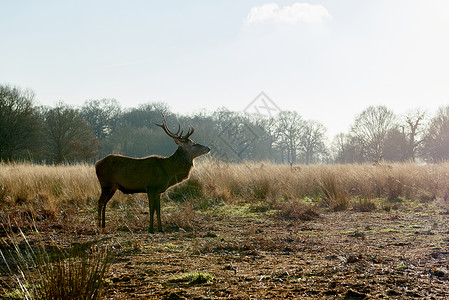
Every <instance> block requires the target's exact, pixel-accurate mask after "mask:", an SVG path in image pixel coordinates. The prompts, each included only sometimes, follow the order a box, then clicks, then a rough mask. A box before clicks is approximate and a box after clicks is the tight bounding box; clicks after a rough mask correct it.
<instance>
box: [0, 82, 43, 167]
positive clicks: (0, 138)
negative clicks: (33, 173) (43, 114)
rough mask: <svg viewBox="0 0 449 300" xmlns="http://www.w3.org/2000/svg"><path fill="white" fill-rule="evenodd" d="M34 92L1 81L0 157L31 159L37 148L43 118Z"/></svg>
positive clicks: (5, 158)
mask: <svg viewBox="0 0 449 300" xmlns="http://www.w3.org/2000/svg"><path fill="white" fill-rule="evenodd" d="M33 101H34V93H33V92H32V91H30V90H21V89H20V88H17V87H11V86H8V85H0V159H1V160H13V159H22V158H26V159H30V158H31V157H32V155H33V153H36V152H38V150H39V149H38V148H39V144H40V143H39V138H40V136H41V125H42V123H41V120H40V115H39V113H38V109H37V108H36V107H35V106H34V103H33Z"/></svg>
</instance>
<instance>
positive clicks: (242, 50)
mask: <svg viewBox="0 0 449 300" xmlns="http://www.w3.org/2000/svg"><path fill="white" fill-rule="evenodd" d="M0 37H1V39H0V83H7V84H11V85H16V86H19V87H22V88H30V89H32V90H34V92H35V93H36V99H37V101H38V103H39V104H43V105H54V104H55V103H56V102H57V101H59V100H61V101H63V102H65V103H68V104H74V105H81V104H82V103H83V102H84V101H85V100H87V99H102V98H116V99H117V100H119V101H120V102H121V103H122V105H123V106H137V105H138V104H141V103H146V102H153V101H163V102H166V103H168V105H169V106H170V107H171V108H172V110H173V111H175V112H179V113H190V112H194V111H197V110H200V109H202V108H205V109H207V110H209V111H210V110H214V109H216V108H218V107H222V106H226V107H228V108H229V109H231V110H236V111H239V110H243V109H244V108H245V107H246V106H247V105H248V104H249V103H251V101H252V100H253V99H254V97H256V96H257V95H258V94H259V93H260V92H261V91H264V92H265V93H266V94H267V95H268V96H269V97H270V98H271V99H272V100H273V101H274V102H276V104H277V105H278V106H279V107H280V108H281V109H284V110H296V111H298V112H299V113H300V114H301V115H302V116H303V117H304V118H305V119H314V120H317V121H320V122H322V123H323V124H324V125H325V126H326V127H327V128H328V129H329V133H330V134H331V135H333V134H335V133H338V132H340V131H347V130H348V127H349V125H350V124H351V123H352V122H353V120H354V117H355V115H356V114H357V113H360V112H361V111H362V110H363V109H365V108H366V107H368V106H369V105H379V104H383V105H387V106H388V107H389V108H391V109H392V110H394V111H395V112H396V113H398V114H399V113H402V112H405V111H407V110H409V109H412V108H418V107H420V108H427V109H428V110H429V111H430V112H433V111H435V110H436V109H437V108H438V107H440V106H442V105H448V104H449V55H448V53H449V1H445V0H441V1H436V0H419V1H418V0H401V1H399V0H397V1H387V0H371V1H363V0H339V1H335V0H329V1H307V2H305V1H304V2H302V1H286V0H283V1H270V0H268V1H229V0H228V1H210V0H209V1H194V0H192V1H133V0H131V1H110V0H107V1H106V0H103V1H100V0H97V1H84V0H77V1H45V0H41V1H26V0H23V1H4V0H0Z"/></svg>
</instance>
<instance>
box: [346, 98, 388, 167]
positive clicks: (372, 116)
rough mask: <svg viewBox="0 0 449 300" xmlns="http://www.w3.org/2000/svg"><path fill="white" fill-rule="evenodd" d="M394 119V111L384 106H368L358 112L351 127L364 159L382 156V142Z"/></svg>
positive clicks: (376, 159)
mask: <svg viewBox="0 0 449 300" xmlns="http://www.w3.org/2000/svg"><path fill="white" fill-rule="evenodd" d="M394 121H395V115H394V113H393V112H392V111H391V110H389V109H388V108H387V107H385V106H370V107H368V108H367V109H366V110H364V111H363V112H362V113H361V114H359V115H358V116H357V117H356V119H355V122H354V125H353V126H352V128H351V134H352V136H353V138H354V139H355V142H356V143H358V144H359V146H360V149H361V151H362V153H361V155H362V157H363V160H365V161H367V160H368V161H369V160H371V161H378V160H379V159H381V158H382V151H383V148H384V143H385V140H386V138H387V134H388V132H389V130H390V129H391V128H392V127H393V125H394Z"/></svg>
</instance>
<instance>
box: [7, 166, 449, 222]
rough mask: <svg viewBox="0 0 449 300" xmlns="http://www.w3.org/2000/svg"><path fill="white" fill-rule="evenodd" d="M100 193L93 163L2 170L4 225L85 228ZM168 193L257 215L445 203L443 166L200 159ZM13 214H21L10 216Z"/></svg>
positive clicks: (118, 201)
mask: <svg viewBox="0 0 449 300" xmlns="http://www.w3.org/2000/svg"><path fill="white" fill-rule="evenodd" d="M99 193H100V187H99V183H98V181H97V178H96V175H95V170H94V167H93V166H92V165H88V164H79V165H71V166H43V165H33V164H0V207H1V208H3V209H1V210H0V211H2V212H1V213H0V221H1V222H2V224H5V223H6V224H11V223H12V220H11V218H23V217H24V216H25V217H28V218H29V217H31V219H37V220H39V219H50V220H51V219H57V220H61V218H63V217H66V219H67V220H69V222H70V215H71V214H73V213H76V212H77V211H79V210H89V211H91V212H92V214H91V215H92V217H91V218H92V220H91V221H90V222H91V223H95V218H96V214H95V213H94V212H95V211H96V201H97V199H98V197H99ZM169 195H170V197H171V198H173V199H174V200H175V201H181V202H185V201H186V200H188V201H191V203H193V206H194V207H195V208H196V209H201V208H207V207H208V205H209V204H214V203H217V202H224V203H239V202H246V203H259V204H258V205H256V206H254V207H256V208H257V210H260V211H267V210H271V209H278V210H282V209H284V210H285V209H286V208H285V207H286V204H283V202H285V201H293V202H289V203H298V201H302V202H310V203H315V204H320V205H322V206H324V207H329V208H330V209H332V210H345V209H355V210H360V211H365V210H368V211H371V210H375V209H376V207H377V208H381V207H382V205H376V203H375V200H376V199H382V200H383V201H387V202H388V201H390V202H391V203H397V202H401V201H404V200H417V201H421V202H430V201H434V200H436V199H438V200H439V201H440V202H441V203H443V204H445V205H447V204H448V203H447V202H448V201H449V163H444V164H436V165H416V164H412V163H404V164H385V165H378V166H372V165H358V164H353V165H312V166H290V165H274V164H270V163H241V164H230V163H223V162H220V161H216V160H214V159H210V158H209V159H208V158H206V159H202V160H199V161H198V162H197V164H196V167H195V168H194V170H193V172H192V175H191V178H190V179H189V181H188V182H187V183H183V184H181V185H178V186H176V187H175V188H173V189H172V190H171V191H170V193H169ZM372 200H374V202H373V201H372ZM192 201H193V202H192ZM260 203H262V205H261V204H260ZM368 204H369V205H368ZM109 207H110V208H118V209H119V211H120V209H122V210H121V211H123V213H121V214H123V218H124V219H126V218H128V219H130V218H131V217H132V216H130V212H129V209H130V208H133V209H136V210H138V211H145V210H146V209H147V204H146V196H145V195H124V194H122V193H120V192H117V193H116V195H115V196H114V197H113V199H112V200H111V202H110V204H109ZM14 208H16V210H17V211H20V213H19V214H17V215H14V214H11V211H14ZM386 209H388V207H387V208H386ZM126 211H128V212H126ZM6 212H8V214H7V213H6ZM132 214H133V212H131V215H132ZM15 221H16V222H17V220H15ZM86 222H87V221H86ZM142 222H143V223H142V224H144V223H145V222H144V221H142ZM184 223H186V224H187V223H189V221H188V220H187V221H185V222H184ZM187 225H188V224H187Z"/></svg>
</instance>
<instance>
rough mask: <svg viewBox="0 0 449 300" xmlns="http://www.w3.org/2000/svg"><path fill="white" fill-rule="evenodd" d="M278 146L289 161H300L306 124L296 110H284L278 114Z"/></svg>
mask: <svg viewBox="0 0 449 300" xmlns="http://www.w3.org/2000/svg"><path fill="white" fill-rule="evenodd" d="M276 123H277V128H276V131H277V135H278V137H279V139H278V141H277V143H276V144H277V146H278V148H279V149H280V151H281V152H282V156H283V159H282V160H283V162H285V161H284V157H285V156H286V160H287V162H288V163H293V164H295V163H297V162H298V150H299V148H300V145H301V135H302V131H303V129H304V126H305V122H304V120H303V119H302V117H301V116H300V115H299V114H298V113H297V112H296V111H283V112H280V113H279V114H278V115H277V116H276Z"/></svg>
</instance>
